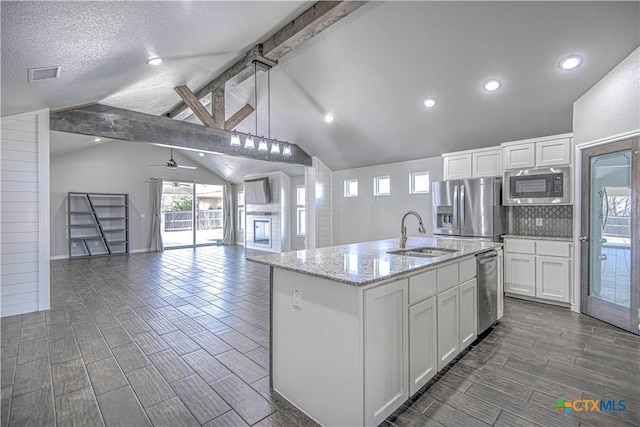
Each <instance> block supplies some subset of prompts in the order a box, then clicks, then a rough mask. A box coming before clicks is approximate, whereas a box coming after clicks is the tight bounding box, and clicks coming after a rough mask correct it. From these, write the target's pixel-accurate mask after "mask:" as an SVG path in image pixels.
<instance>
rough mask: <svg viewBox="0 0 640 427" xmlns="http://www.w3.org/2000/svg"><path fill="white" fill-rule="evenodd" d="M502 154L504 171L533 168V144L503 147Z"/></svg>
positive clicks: (534, 158)
mask: <svg viewBox="0 0 640 427" xmlns="http://www.w3.org/2000/svg"><path fill="white" fill-rule="evenodd" d="M502 154H503V156H504V162H503V164H504V168H505V169H527V168H532V167H534V166H535V160H536V157H535V145H534V144H533V143H529V144H517V145H512V146H508V147H504V148H503V150H502Z"/></svg>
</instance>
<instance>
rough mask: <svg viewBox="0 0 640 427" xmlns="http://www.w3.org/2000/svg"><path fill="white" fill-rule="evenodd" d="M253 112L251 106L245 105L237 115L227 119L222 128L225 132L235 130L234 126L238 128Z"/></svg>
mask: <svg viewBox="0 0 640 427" xmlns="http://www.w3.org/2000/svg"><path fill="white" fill-rule="evenodd" d="M254 111H255V109H254V108H253V107H252V106H251V105H249V104H247V105H245V106H244V107H242V108H241V109H240V110H238V112H237V113H235V114H234V115H233V116H231V117H229V119H228V120H227V121H226V122H224V128H225V129H226V130H233V129H235V127H236V126H238V125H239V124H240V123H241V122H242V121H243V120H244V119H246V118H247V117H249V115H251V113H253V112H254Z"/></svg>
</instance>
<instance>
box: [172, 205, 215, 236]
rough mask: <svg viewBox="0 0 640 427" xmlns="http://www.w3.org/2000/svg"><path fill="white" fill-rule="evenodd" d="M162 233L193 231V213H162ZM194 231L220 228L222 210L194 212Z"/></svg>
mask: <svg viewBox="0 0 640 427" xmlns="http://www.w3.org/2000/svg"><path fill="white" fill-rule="evenodd" d="M163 215H164V218H163V223H164V231H188V230H193V212H191V211H182V212H164V213H163ZM196 227H197V228H196V229H197V230H213V229H215V228H222V209H215V210H205V211H196Z"/></svg>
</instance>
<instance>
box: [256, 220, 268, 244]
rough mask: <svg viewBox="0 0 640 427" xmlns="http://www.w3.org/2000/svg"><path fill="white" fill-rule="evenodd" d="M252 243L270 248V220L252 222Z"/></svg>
mask: <svg viewBox="0 0 640 427" xmlns="http://www.w3.org/2000/svg"><path fill="white" fill-rule="evenodd" d="M253 243H255V244H256V245H260V246H268V247H271V219H270V218H266V219H254V220H253Z"/></svg>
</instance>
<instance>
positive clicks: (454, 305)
mask: <svg viewBox="0 0 640 427" xmlns="http://www.w3.org/2000/svg"><path fill="white" fill-rule="evenodd" d="M436 302H437V314H438V370H440V369H442V368H444V367H445V366H447V364H448V363H449V362H451V361H452V360H453V359H454V358H455V357H456V356H457V355H458V353H459V352H460V299H459V288H458V287H457V286H456V287H454V288H451V289H449V290H448V291H445V292H442V293H440V294H438V296H437V297H436Z"/></svg>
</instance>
